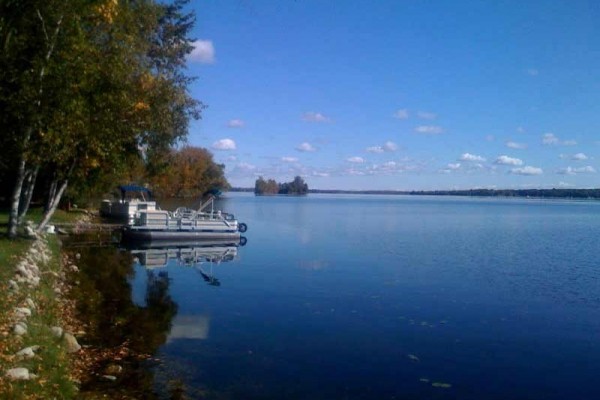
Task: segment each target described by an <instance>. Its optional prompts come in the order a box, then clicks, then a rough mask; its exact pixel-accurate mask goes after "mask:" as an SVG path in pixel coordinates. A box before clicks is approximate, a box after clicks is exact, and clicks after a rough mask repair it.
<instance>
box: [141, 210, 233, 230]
mask: <svg viewBox="0 0 600 400" xmlns="http://www.w3.org/2000/svg"><path fill="white" fill-rule="evenodd" d="M206 222H213V223H222V224H224V225H226V226H227V227H229V228H231V227H234V226H235V219H234V218H233V215H231V214H222V213H221V212H220V211H217V212H198V211H195V210H192V209H189V208H185V207H180V208H178V209H177V210H175V211H174V212H169V211H163V210H148V211H146V210H141V211H138V212H137V213H136V216H135V218H134V221H133V224H132V225H134V226H140V227H149V228H157V229H160V228H169V229H190V228H193V227H197V226H198V225H201V224H204V223H206Z"/></svg>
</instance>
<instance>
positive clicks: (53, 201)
mask: <svg viewBox="0 0 600 400" xmlns="http://www.w3.org/2000/svg"><path fill="white" fill-rule="evenodd" d="M68 184H69V180H68V179H65V180H64V181H63V183H62V185H60V189H59V190H58V192H56V195H55V196H54V197H53V198H52V199H51V201H50V208H48V210H47V211H46V212H45V213H44V216H43V218H42V222H40V224H39V225H38V227H37V231H38V232H42V231H43V230H44V228H45V227H46V225H48V222H49V221H50V218H52V215H54V212H55V211H56V208H57V207H58V203H60V198H61V197H62V195H63V193H64V192H65V189H66V188H67V185H68Z"/></svg>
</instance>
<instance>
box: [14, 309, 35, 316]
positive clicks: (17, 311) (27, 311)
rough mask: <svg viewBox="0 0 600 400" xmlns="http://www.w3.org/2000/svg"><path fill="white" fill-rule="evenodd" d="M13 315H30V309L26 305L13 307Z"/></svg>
mask: <svg viewBox="0 0 600 400" xmlns="http://www.w3.org/2000/svg"><path fill="white" fill-rule="evenodd" d="M15 316H16V317H17V318H27V317H31V310H30V309H29V308H27V307H16V308H15Z"/></svg>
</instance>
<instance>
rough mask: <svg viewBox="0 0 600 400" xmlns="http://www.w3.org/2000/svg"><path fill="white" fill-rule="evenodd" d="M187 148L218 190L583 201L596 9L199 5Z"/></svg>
mask: <svg viewBox="0 0 600 400" xmlns="http://www.w3.org/2000/svg"><path fill="white" fill-rule="evenodd" d="M192 3H193V7H194V10H195V12H196V15H197V26H196V28H195V31H194V36H195V37H196V38H197V39H198V41H197V42H196V45H197V46H196V50H195V51H194V53H193V54H192V55H191V56H190V58H189V59H188V69H189V72H190V74H191V75H194V76H197V77H198V79H197V81H196V82H195V83H194V84H193V86H192V88H191V89H192V95H193V96H194V97H196V98H197V99H199V100H201V101H202V102H204V103H205V104H207V105H208V108H207V109H206V110H205V111H204V114H203V119H202V120H201V121H198V122H194V123H193V124H192V126H191V129H190V136H189V144H191V145H194V146H202V147H207V148H209V149H210V150H211V151H212V152H213V153H214V155H215V159H216V160H217V161H218V162H222V163H224V164H225V165H226V176H227V178H228V179H229V181H230V183H231V184H232V185H233V186H242V187H251V186H253V185H254V181H255V180H256V178H257V177H258V176H264V177H265V178H274V179H276V180H278V181H289V180H291V179H292V178H293V177H294V176H296V175H301V176H302V177H304V179H305V180H306V181H307V182H308V184H309V186H310V187H311V188H319V189H349V190H361V189H392V190H429V189H469V188H480V187H485V188H499V189H500V188H515V189H516V188H548V187H557V188H558V187H564V188H570V187H578V188H587V187H598V186H600V185H599V183H598V178H599V175H598V174H599V171H600V135H599V134H598V133H599V129H600V79H599V78H600V22H599V21H600V2H598V1H575V0H571V1H530V0H528V1H410V0H407V1H401V0H396V1H351V0H348V1H328V0H296V1H292V0H290V1H249V0H232V1H217V0H211V1H198V2H192Z"/></svg>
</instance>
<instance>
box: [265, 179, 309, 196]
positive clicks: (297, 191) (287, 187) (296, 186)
mask: <svg viewBox="0 0 600 400" xmlns="http://www.w3.org/2000/svg"><path fill="white" fill-rule="evenodd" d="M307 193H308V184H307V183H306V182H304V179H302V178H301V177H300V176H297V177H295V178H294V180H293V181H291V182H284V183H278V182H276V181H275V180H274V179H269V180H265V179H264V178H263V177H262V176H261V177H260V178H258V179H257V180H256V182H255V184H254V194H257V195H274V194H287V195H305V194H307Z"/></svg>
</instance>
